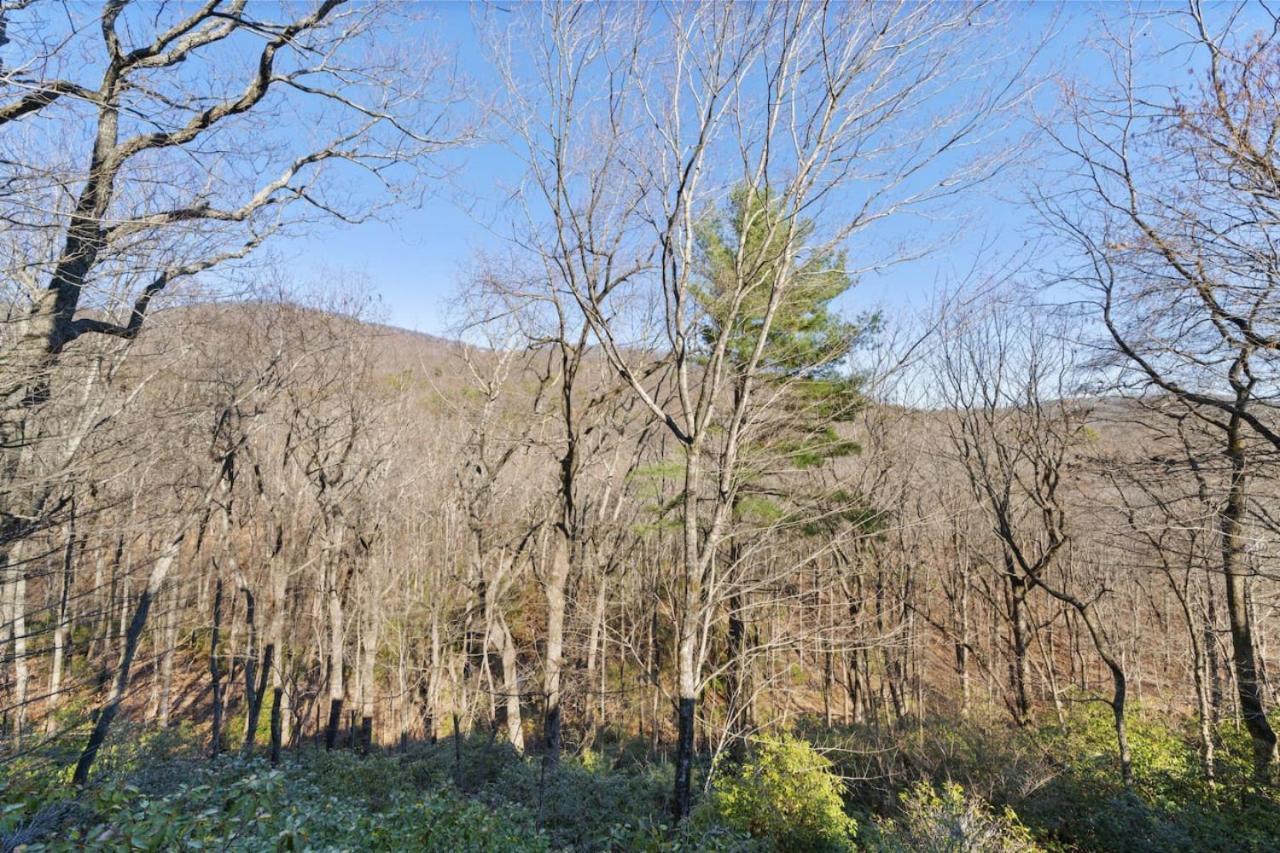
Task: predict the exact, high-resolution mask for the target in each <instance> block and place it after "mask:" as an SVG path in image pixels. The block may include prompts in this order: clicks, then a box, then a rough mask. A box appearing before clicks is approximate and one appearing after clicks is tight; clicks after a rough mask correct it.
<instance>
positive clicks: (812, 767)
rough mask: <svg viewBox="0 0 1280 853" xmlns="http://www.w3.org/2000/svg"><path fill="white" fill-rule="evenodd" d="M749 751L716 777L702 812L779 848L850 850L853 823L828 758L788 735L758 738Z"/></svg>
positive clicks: (838, 781)
mask: <svg viewBox="0 0 1280 853" xmlns="http://www.w3.org/2000/svg"><path fill="white" fill-rule="evenodd" d="M752 751H753V755H752V756H751V758H750V759H748V760H747V761H745V762H743V763H742V764H741V765H740V766H739V767H737V768H736V769H735V770H734V772H731V773H726V774H724V775H723V776H721V777H720V778H718V779H717V780H716V782H715V786H714V788H713V789H712V792H711V796H710V797H708V798H707V800H706V802H705V804H704V806H703V814H704V815H709V816H713V817H714V818H715V819H716V820H717V821H718V822H720V823H723V824H724V825H725V826H727V827H730V828H732V829H736V830H739V831H742V832H746V833H748V834H749V835H751V836H752V837H753V838H757V839H761V840H763V841H766V842H768V843H770V844H772V845H773V846H774V847H775V848H776V849H778V850H787V851H789V850H812V851H822V850H850V849H853V838H854V834H855V832H856V830H857V823H856V822H855V821H854V819H853V818H851V817H849V816H848V815H847V814H845V811H844V803H843V801H842V797H841V793H842V785H841V782H840V778H839V777H838V776H836V775H835V773H833V772H832V766H831V762H830V761H829V760H828V759H827V758H826V757H824V756H823V755H822V754H821V753H819V752H818V751H817V750H815V749H814V748H813V747H812V746H811V745H810V744H809V743H807V742H805V741H802V740H799V739H797V738H793V737H786V736H783V737H776V738H773V737H770V738H762V739H760V740H759V741H757V742H756V743H755V744H754V745H753V750H752ZM704 820H705V818H704Z"/></svg>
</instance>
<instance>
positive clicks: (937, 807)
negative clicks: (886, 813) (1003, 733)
mask: <svg viewBox="0 0 1280 853" xmlns="http://www.w3.org/2000/svg"><path fill="white" fill-rule="evenodd" d="M901 799H902V805H901V808H902V811H901V815H900V816H899V817H898V818H897V819H896V820H883V821H880V822H879V825H878V827H877V833H876V837H875V838H874V840H872V841H871V843H870V844H869V845H868V846H869V847H870V848H871V849H873V850H882V851H885V853H889V851H894V853H896V851H910V853H1026V852H1027V851H1034V850H1037V849H1038V848H1037V847H1036V845H1035V843H1034V842H1033V841H1032V839H1031V832H1030V831H1029V830H1028V829H1027V828H1026V827H1025V826H1023V825H1022V823H1021V822H1020V821H1019V820H1018V817H1017V815H1015V814H1014V813H1013V810H1012V809H1009V808H1005V810H1004V812H1003V813H1001V814H997V813H996V812H995V811H994V810H992V809H991V807H990V806H988V805H987V804H986V803H985V802H983V801H982V800H981V799H980V798H978V797H973V796H966V795H965V792H964V788H962V787H961V786H959V785H957V784H954V783H950V784H945V785H942V786H940V787H937V788H935V787H934V786H933V785H930V784H928V783H925V782H918V783H916V784H915V785H913V786H912V787H911V788H910V789H908V790H907V791H905V792H903V794H902V798H901Z"/></svg>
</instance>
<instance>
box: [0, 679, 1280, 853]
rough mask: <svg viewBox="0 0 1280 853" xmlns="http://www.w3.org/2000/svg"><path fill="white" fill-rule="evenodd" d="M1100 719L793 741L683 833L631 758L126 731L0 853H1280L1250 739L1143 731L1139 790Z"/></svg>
mask: <svg viewBox="0 0 1280 853" xmlns="http://www.w3.org/2000/svg"><path fill="white" fill-rule="evenodd" d="M1105 710H1106V709H1105V708H1103V709H1098V708H1096V707H1094V706H1090V705H1086V704H1081V705H1079V706H1077V707H1076V710H1075V712H1074V713H1073V714H1072V715H1071V716H1070V717H1069V718H1067V719H1066V720H1065V722H1063V723H1061V724H1059V723H1058V722H1057V721H1056V720H1054V721H1052V723H1051V724H1045V725H1041V726H1039V727H1034V728H1032V727H1028V728H1025V729H1015V728H1012V727H1010V726H1008V725H1007V724H1003V723H1002V722H1001V721H998V720H974V719H970V720H955V719H951V720H943V719H930V720H907V721H903V722H902V723H900V724H898V725H896V726H888V725H880V726H874V725H868V726H852V727H835V728H827V727H820V726H816V725H811V724H801V725H799V726H797V727H796V729H795V730H794V731H793V732H791V733H790V734H782V733H779V734H777V735H772V736H769V737H765V738H761V739H759V740H757V741H755V742H754V743H753V744H752V747H751V749H750V750H749V751H748V752H747V753H746V754H745V755H744V756H742V757H741V758H740V759H738V760H734V759H732V758H730V757H729V756H728V755H722V756H721V757H720V758H719V759H718V760H717V761H716V763H715V764H714V765H711V764H708V763H705V762H704V763H702V764H699V765H698V772H697V773H696V774H695V788H696V790H697V791H698V792H699V796H698V799H697V802H696V804H695V808H694V814H693V816H692V817H691V818H690V819H689V820H688V821H686V822H685V823H684V824H683V825H682V826H681V827H679V828H678V829H677V828H673V827H672V826H671V823H672V822H671V820H670V818H669V814H668V797H669V792H670V790H671V785H672V769H671V765H670V764H669V762H667V761H665V760H651V759H650V758H649V757H648V752H647V750H646V749H644V748H643V745H640V744H639V743H638V742H636V741H629V740H625V739H617V740H602V741H600V742H599V745H598V750H597V751H589V750H588V751H584V752H583V753H581V754H579V755H567V756H566V757H565V759H564V760H563V761H562V762H561V763H560V765H559V766H558V767H557V768H555V769H554V770H552V769H544V768H543V766H542V763H541V762H540V761H539V759H538V758H537V756H527V757H522V756H520V755H518V754H517V753H516V752H515V751H514V750H513V749H512V748H511V747H509V746H507V745H505V744H503V743H501V742H498V741H496V740H494V739H493V738H492V737H472V738H466V739H463V740H461V741H454V740H453V739H445V740H443V741H441V742H440V743H438V744H435V745H417V746H411V747H410V748H408V749H407V750H405V751H402V752H378V753H375V754H373V755H368V756H361V755H358V754H356V753H354V752H351V751H348V750H338V751H334V752H326V751H324V750H321V749H302V750H297V751H294V752H291V753H288V754H287V756H286V760H285V761H284V763H283V764H282V765H281V766H280V767H278V768H272V767H270V766H269V765H268V764H267V763H266V761H265V760H264V759H263V758H261V757H253V758H245V757H241V756H237V755H224V756H222V757H220V758H218V759H217V760H209V759H207V758H205V757H203V756H202V755H201V753H202V742H201V740H200V738H199V737H198V736H197V733H196V732H194V731H192V730H189V729H181V728H179V729H174V730H170V731H167V732H164V733H150V734H145V733H140V732H132V733H128V732H127V731H122V734H121V737H119V738H117V739H116V740H115V741H114V742H113V744H112V745H111V747H110V749H109V750H108V751H107V753H106V754H105V755H104V760H103V762H102V765H101V767H100V768H99V769H98V772H97V773H96V774H95V777H94V781H93V783H92V784H91V785H90V786H89V787H88V788H87V789H86V790H84V791H80V792H77V791H74V789H72V788H71V787H70V786H69V784H68V774H69V771H67V770H66V769H65V767H66V765H65V764H60V765H55V762H54V761H53V759H54V758H56V759H58V760H59V761H62V760H64V759H65V758H66V756H65V755H62V754H61V753H59V754H57V755H56V756H55V755H53V753H47V754H45V755H43V756H40V755H37V756H30V757H27V758H24V759H22V760H18V761H12V762H10V763H9V764H7V765H6V766H5V773H4V775H3V777H0V849H5V850H9V849H13V848H14V847H18V846H20V845H26V846H25V848H22V849H25V850H28V851H32V853H34V851H46V850H48V851H63V850H121V851H123V850H157V851H158V850H173V849H188V850H198V849H217V850H244V851H249V850H253V851H257V850H326V851H328V850H409V849H412V850H441V851H444V850H449V851H453V850H477V851H487V850H492V851H499V850H501V851H508V850H509V851H559V850H640V851H685V850H710V851H762V853H767V851H779V853H782V851H815V853H820V851H846V850H849V851H851V850H872V851H894V853H899V852H900V853H969V852H970V851H972V853H981V852H982V851H995V852H996V853H1015V851H1017V853H1021V851H1033V850H1047V851H1071V850H1101V851H1109V850H1116V851H1119V850H1125V851H1130V850H1132V851H1144V850H1150V851H1155V850H1161V851H1165V850H1168V851H1179V850H1186V851H1191V850H1221V851H1265V850H1280V801H1278V800H1277V798H1276V796H1275V794H1274V792H1273V790H1272V789H1268V788H1262V787H1258V786H1255V785H1254V784H1252V783H1251V782H1250V781H1249V770H1250V763H1249V757H1250V747H1249V742H1248V738H1247V737H1246V736H1244V735H1243V734H1242V733H1240V732H1238V731H1236V730H1235V728H1234V727H1231V726H1228V727H1224V729H1223V730H1222V731H1221V732H1220V733H1219V743H1218V748H1217V753H1218V759H1219V760H1218V766H1217V778H1216V781H1214V782H1210V781H1208V780H1207V779H1205V777H1204V773H1203V767H1202V764H1201V761H1200V758H1199V753H1198V750H1197V744H1196V740H1195V738H1194V732H1193V731H1192V730H1191V729H1189V728H1184V727H1182V726H1181V725H1171V724H1169V723H1168V722H1166V721H1165V720H1163V719H1162V718H1161V717H1159V716H1158V715H1155V714H1142V713H1140V712H1136V711H1135V713H1134V715H1133V717H1132V719H1131V721H1130V739H1131V741H1132V747H1133V758H1134V776H1135V779H1134V784H1133V785H1132V786H1131V787H1128V788H1126V787H1125V786H1124V785H1123V784H1121V781H1120V777H1119V773H1118V769H1117V767H1116V761H1115V749H1114V740H1113V732H1112V729H1111V721H1110V718H1109V716H1108V715H1107V714H1105V713H1103V711H1105ZM125 735H129V736H128V737H126V736H125ZM712 767H714V772H711V770H712ZM60 768H61V769H60Z"/></svg>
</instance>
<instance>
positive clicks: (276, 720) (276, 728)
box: [267, 646, 284, 767]
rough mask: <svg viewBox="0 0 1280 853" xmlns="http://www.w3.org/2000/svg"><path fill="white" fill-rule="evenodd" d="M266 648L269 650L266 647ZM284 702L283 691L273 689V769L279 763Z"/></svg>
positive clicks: (278, 688)
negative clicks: (282, 706)
mask: <svg viewBox="0 0 1280 853" xmlns="http://www.w3.org/2000/svg"><path fill="white" fill-rule="evenodd" d="M267 648H271V647H270V646H268V647H267ZM283 701H284V690H283V689H282V688H280V687H277V688H275V690H273V691H272V692H271V766H272V767H275V766H276V765H278V764H279V763H280V747H281V740H282V737H281V735H282V734H283V726H284V720H283V719H282V710H281V705H282V704H283Z"/></svg>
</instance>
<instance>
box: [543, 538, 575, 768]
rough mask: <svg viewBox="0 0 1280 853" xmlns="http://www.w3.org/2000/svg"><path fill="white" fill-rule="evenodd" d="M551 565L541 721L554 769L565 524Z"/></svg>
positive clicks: (558, 717) (558, 723)
mask: <svg viewBox="0 0 1280 853" xmlns="http://www.w3.org/2000/svg"><path fill="white" fill-rule="evenodd" d="M554 536H555V545H554V546H553V548H552V552H551V565H550V566H549V567H548V568H547V572H546V581H545V584H544V586H545V588H546V598H547V650H546V658H545V663H544V665H543V666H544V669H543V683H542V691H543V697H544V700H545V702H546V712H545V716H544V718H543V724H542V736H543V753H542V761H543V763H544V764H545V765H546V767H547V768H548V769H551V770H554V769H555V768H556V766H557V765H559V763H560V748H561V714H562V712H563V709H562V708H561V696H560V681H561V671H562V669H563V666H564V611H565V584H566V582H567V581H568V578H569V561H570V543H569V533H568V531H567V530H565V528H564V526H563V525H558V526H557V527H556V531H555V534H554Z"/></svg>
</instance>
